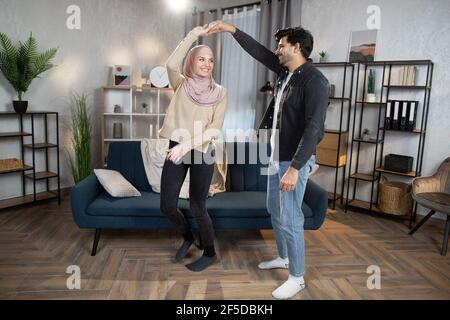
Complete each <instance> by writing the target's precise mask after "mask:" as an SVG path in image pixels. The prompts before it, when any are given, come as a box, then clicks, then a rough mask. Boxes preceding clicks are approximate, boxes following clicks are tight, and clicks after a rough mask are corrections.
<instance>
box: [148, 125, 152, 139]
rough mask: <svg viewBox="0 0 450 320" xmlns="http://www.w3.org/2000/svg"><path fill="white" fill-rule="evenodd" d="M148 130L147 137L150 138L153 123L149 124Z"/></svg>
mask: <svg viewBox="0 0 450 320" xmlns="http://www.w3.org/2000/svg"><path fill="white" fill-rule="evenodd" d="M148 131H149V136H148V137H149V138H150V139H151V138H152V137H153V124H149V126H148Z"/></svg>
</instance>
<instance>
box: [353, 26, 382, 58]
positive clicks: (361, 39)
mask: <svg viewBox="0 0 450 320" xmlns="http://www.w3.org/2000/svg"><path fill="white" fill-rule="evenodd" d="M377 36H378V30H376V29H374V30H361V31H352V33H351V37H350V45H349V54H348V61H349V62H352V63H354V62H370V61H375V51H376V46H377Z"/></svg>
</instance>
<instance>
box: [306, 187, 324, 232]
mask: <svg viewBox="0 0 450 320" xmlns="http://www.w3.org/2000/svg"><path fill="white" fill-rule="evenodd" d="M303 201H305V202H306V204H307V205H308V206H309V207H310V208H311V210H312V212H313V219H314V227H313V230H317V229H319V228H320V226H321V225H322V224H323V221H324V220H325V216H326V215H327V210H328V192H327V191H326V190H325V189H323V188H322V187H320V186H319V185H318V184H316V183H315V182H314V181H312V180H308V183H307V185H306V189H305V196H304V197H303Z"/></svg>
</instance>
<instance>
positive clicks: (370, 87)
mask: <svg viewBox="0 0 450 320" xmlns="http://www.w3.org/2000/svg"><path fill="white" fill-rule="evenodd" d="M367 93H375V70H373V69H370V70H369V76H368V80H367Z"/></svg>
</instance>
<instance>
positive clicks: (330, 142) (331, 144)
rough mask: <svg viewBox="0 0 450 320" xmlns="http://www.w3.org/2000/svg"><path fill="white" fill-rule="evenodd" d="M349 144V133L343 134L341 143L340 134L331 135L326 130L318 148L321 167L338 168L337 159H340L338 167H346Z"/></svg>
mask: <svg viewBox="0 0 450 320" xmlns="http://www.w3.org/2000/svg"><path fill="white" fill-rule="evenodd" d="M339 143H340V144H339ZM347 143H348V134H347V133H341V139H340V141H339V132H336V133H331V132H327V131H326V130H325V134H324V136H323V139H322V141H320V143H319V144H318V145H317V148H316V158H317V163H318V164H319V165H325V166H330V167H334V166H336V160H337V158H339V159H338V166H339V167H340V166H344V165H345V164H346V161H347V156H346V153H347V152H346V151H347Z"/></svg>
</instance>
